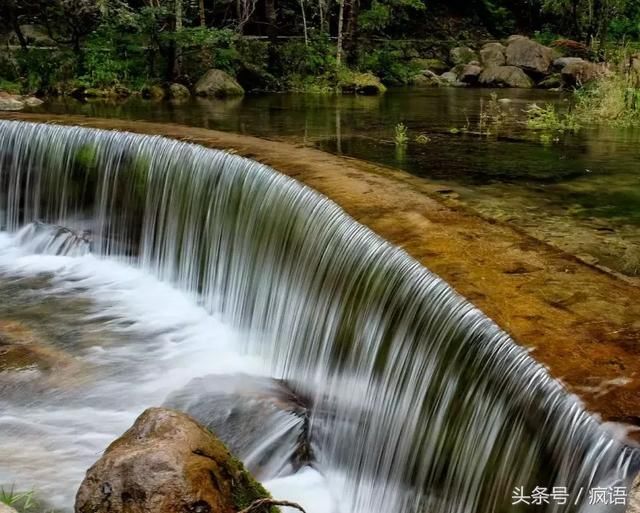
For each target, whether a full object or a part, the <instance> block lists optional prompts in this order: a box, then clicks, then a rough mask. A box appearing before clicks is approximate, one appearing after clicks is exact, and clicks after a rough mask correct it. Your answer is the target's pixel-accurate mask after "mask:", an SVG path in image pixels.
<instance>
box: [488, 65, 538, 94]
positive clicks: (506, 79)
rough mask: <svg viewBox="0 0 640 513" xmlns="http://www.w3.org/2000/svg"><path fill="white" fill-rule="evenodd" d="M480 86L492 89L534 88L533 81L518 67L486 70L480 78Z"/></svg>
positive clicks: (497, 67) (498, 67) (500, 67)
mask: <svg viewBox="0 0 640 513" xmlns="http://www.w3.org/2000/svg"><path fill="white" fill-rule="evenodd" d="M479 82H480V84H482V85H484V86H492V87H519V88H523V89H528V88H531V87H533V85H534V84H533V80H531V78H530V77H529V76H528V75H527V74H526V73H525V72H524V71H522V70H521V69H520V68H517V67H516V66H496V67H494V68H487V69H485V70H484V71H483V72H482V73H481V74H480V77H479Z"/></svg>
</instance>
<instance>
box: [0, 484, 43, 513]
mask: <svg viewBox="0 0 640 513" xmlns="http://www.w3.org/2000/svg"><path fill="white" fill-rule="evenodd" d="M0 503H2V504H6V505H7V506H9V507H11V508H14V509H15V510H16V511H19V512H20V513H30V512H32V511H34V510H35V509H36V507H37V503H36V501H35V498H34V493H33V491H29V492H16V491H15V490H14V488H13V487H11V488H10V489H8V490H7V489H5V488H2V487H0Z"/></svg>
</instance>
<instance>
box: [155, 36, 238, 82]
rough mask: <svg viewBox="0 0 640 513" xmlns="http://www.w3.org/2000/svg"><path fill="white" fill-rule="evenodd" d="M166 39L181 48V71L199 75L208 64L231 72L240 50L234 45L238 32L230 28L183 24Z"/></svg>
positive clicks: (208, 66) (233, 69) (233, 72)
mask: <svg viewBox="0 0 640 513" xmlns="http://www.w3.org/2000/svg"><path fill="white" fill-rule="evenodd" d="M165 38H166V40H167V41H171V40H173V41H175V43H176V44H177V46H178V47H179V48H180V49H181V51H182V56H183V59H184V62H183V66H184V71H185V72H186V73H188V74H190V75H193V76H195V77H199V75H202V74H203V73H204V72H205V71H206V70H208V69H211V68H217V69H222V70H224V71H226V72H228V73H231V74H235V72H236V70H237V67H238V63H239V60H240V54H239V53H238V50H237V49H236V46H235V45H236V40H237V38H238V35H237V33H236V32H235V31H233V30H230V29H215V28H205V27H195V28H185V29H182V30H181V31H179V32H169V33H167V34H166V36H165Z"/></svg>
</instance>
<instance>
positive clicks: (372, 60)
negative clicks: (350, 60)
mask: <svg viewBox="0 0 640 513" xmlns="http://www.w3.org/2000/svg"><path fill="white" fill-rule="evenodd" d="M358 67H359V68H360V69H361V70H363V71H368V72H370V73H373V74H374V75H376V76H378V77H380V79H381V80H382V81H383V82H384V83H385V84H391V85H406V84H409V83H411V81H412V80H413V79H414V78H415V76H416V75H417V74H418V73H420V71H421V69H420V66H419V65H418V64H417V63H416V61H415V60H411V59H409V58H408V57H407V54H406V52H405V48H404V47H403V45H402V44H398V43H394V42H389V43H386V44H385V43H383V44H380V45H379V46H378V47H377V48H374V49H373V50H371V49H369V50H367V51H366V52H363V53H362V54H361V56H360V59H359V66H358Z"/></svg>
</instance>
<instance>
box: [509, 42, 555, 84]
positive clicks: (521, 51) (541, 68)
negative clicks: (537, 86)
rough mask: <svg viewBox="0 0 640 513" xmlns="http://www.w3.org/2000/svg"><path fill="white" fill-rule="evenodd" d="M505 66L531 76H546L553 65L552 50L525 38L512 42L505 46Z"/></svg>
mask: <svg viewBox="0 0 640 513" xmlns="http://www.w3.org/2000/svg"><path fill="white" fill-rule="evenodd" d="M506 54H507V65H508V66H517V67H519V68H522V69H523V70H525V71H526V72H528V73H531V74H533V75H538V76H542V75H546V74H547V73H548V72H549V69H550V68H551V64H552V63H553V57H554V53H553V50H552V49H551V48H549V47H547V46H543V45H541V44H540V43H536V42H535V41H532V40H531V39H528V38H526V37H519V38H516V39H514V40H512V41H511V42H510V43H509V45H508V46H507V52H506Z"/></svg>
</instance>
